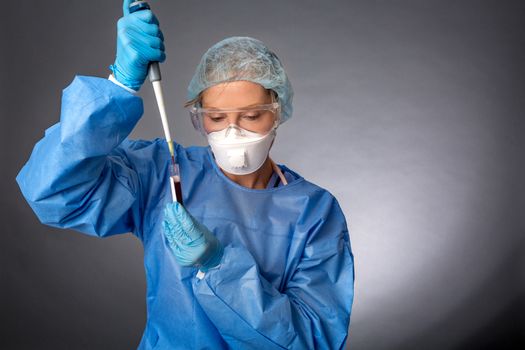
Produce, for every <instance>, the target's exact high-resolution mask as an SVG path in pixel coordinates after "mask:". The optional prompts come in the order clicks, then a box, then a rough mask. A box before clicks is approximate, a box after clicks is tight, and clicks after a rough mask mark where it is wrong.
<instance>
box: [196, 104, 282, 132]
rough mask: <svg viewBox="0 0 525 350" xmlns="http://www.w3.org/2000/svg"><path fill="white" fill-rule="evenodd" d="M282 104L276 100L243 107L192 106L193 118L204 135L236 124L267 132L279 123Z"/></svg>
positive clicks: (242, 127)
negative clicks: (215, 107)
mask: <svg viewBox="0 0 525 350" xmlns="http://www.w3.org/2000/svg"><path fill="white" fill-rule="evenodd" d="M280 111H281V110H280V104H279V102H274V103H270V104H265V105H258V106H255V107H250V108H241V109H214V108H200V107H192V108H191V109H190V115H191V120H192V122H193V126H194V127H195V129H197V130H198V131H200V132H201V133H202V134H203V135H207V134H209V133H211V132H215V131H221V130H224V129H226V128H227V127H228V126H230V125H231V124H235V125H237V126H238V127H240V128H241V129H245V130H248V131H251V132H255V133H259V134H266V133H268V132H270V131H271V130H272V129H273V128H276V127H277V126H278V125H279V115H280Z"/></svg>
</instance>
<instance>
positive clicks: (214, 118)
mask: <svg viewBox="0 0 525 350" xmlns="http://www.w3.org/2000/svg"><path fill="white" fill-rule="evenodd" d="M206 117H207V118H208V119H209V120H211V121H212V122H214V123H220V122H222V121H223V120H224V118H226V117H225V116H223V115H220V114H208V115H206Z"/></svg>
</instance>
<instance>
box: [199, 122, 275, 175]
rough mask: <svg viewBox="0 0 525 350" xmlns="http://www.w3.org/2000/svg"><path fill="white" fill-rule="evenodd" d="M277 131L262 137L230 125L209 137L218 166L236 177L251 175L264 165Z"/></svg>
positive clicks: (210, 134) (273, 130)
mask: <svg viewBox="0 0 525 350" xmlns="http://www.w3.org/2000/svg"><path fill="white" fill-rule="evenodd" d="M275 134H276V132H275V129H272V130H271V131H270V132H269V133H267V134H265V135H262V134H258V133H255V132H251V131H248V130H245V129H241V128H239V127H238V126H236V125H230V126H229V127H227V128H226V129H223V130H221V131H214V132H211V133H209V134H208V135H207V138H208V143H209V144H210V147H211V150H212V151H213V155H214V156H215V160H216V161H217V164H219V166H220V167H221V168H222V169H223V170H224V171H226V172H228V173H231V174H234V175H246V174H251V173H253V172H255V171H256V170H258V169H259V168H260V167H261V166H262V165H263V164H264V161H265V160H266V158H267V157H268V153H269V152H270V147H271V146H272V142H273V140H274V138H275Z"/></svg>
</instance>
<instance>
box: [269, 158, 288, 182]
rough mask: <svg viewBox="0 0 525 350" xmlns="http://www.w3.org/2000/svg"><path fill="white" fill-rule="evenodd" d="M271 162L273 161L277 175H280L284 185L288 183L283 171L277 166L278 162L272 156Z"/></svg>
mask: <svg viewBox="0 0 525 350" xmlns="http://www.w3.org/2000/svg"><path fill="white" fill-rule="evenodd" d="M270 162H271V163H272V168H273V171H275V172H276V173H277V175H279V178H280V179H281V182H282V183H283V185H288V181H286V178H285V177H284V175H283V172H282V171H281V169H280V168H279V167H278V166H277V164H275V162H274V161H273V160H272V158H270Z"/></svg>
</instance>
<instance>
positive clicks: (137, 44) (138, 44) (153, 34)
mask: <svg viewBox="0 0 525 350" xmlns="http://www.w3.org/2000/svg"><path fill="white" fill-rule="evenodd" d="M131 2H133V0H124V4H123V12H124V17H122V18H120V19H119V20H118V23H117V57H116V59H115V63H114V64H113V65H112V66H110V67H109V68H110V69H111V71H112V72H113V76H114V77H115V79H117V81H118V82H119V83H121V84H124V85H126V86H127V87H129V88H131V89H133V90H139V89H140V86H141V85H142V83H143V82H144V80H145V79H146V76H147V75H148V64H149V63H150V62H155V61H156V62H163V61H164V60H165V59H166V54H165V53H164V36H163V35H162V32H161V31H160V28H159V21H158V20H157V18H156V17H155V15H154V14H153V12H151V11H150V10H141V11H137V12H134V13H129V4H130V3H131Z"/></svg>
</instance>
